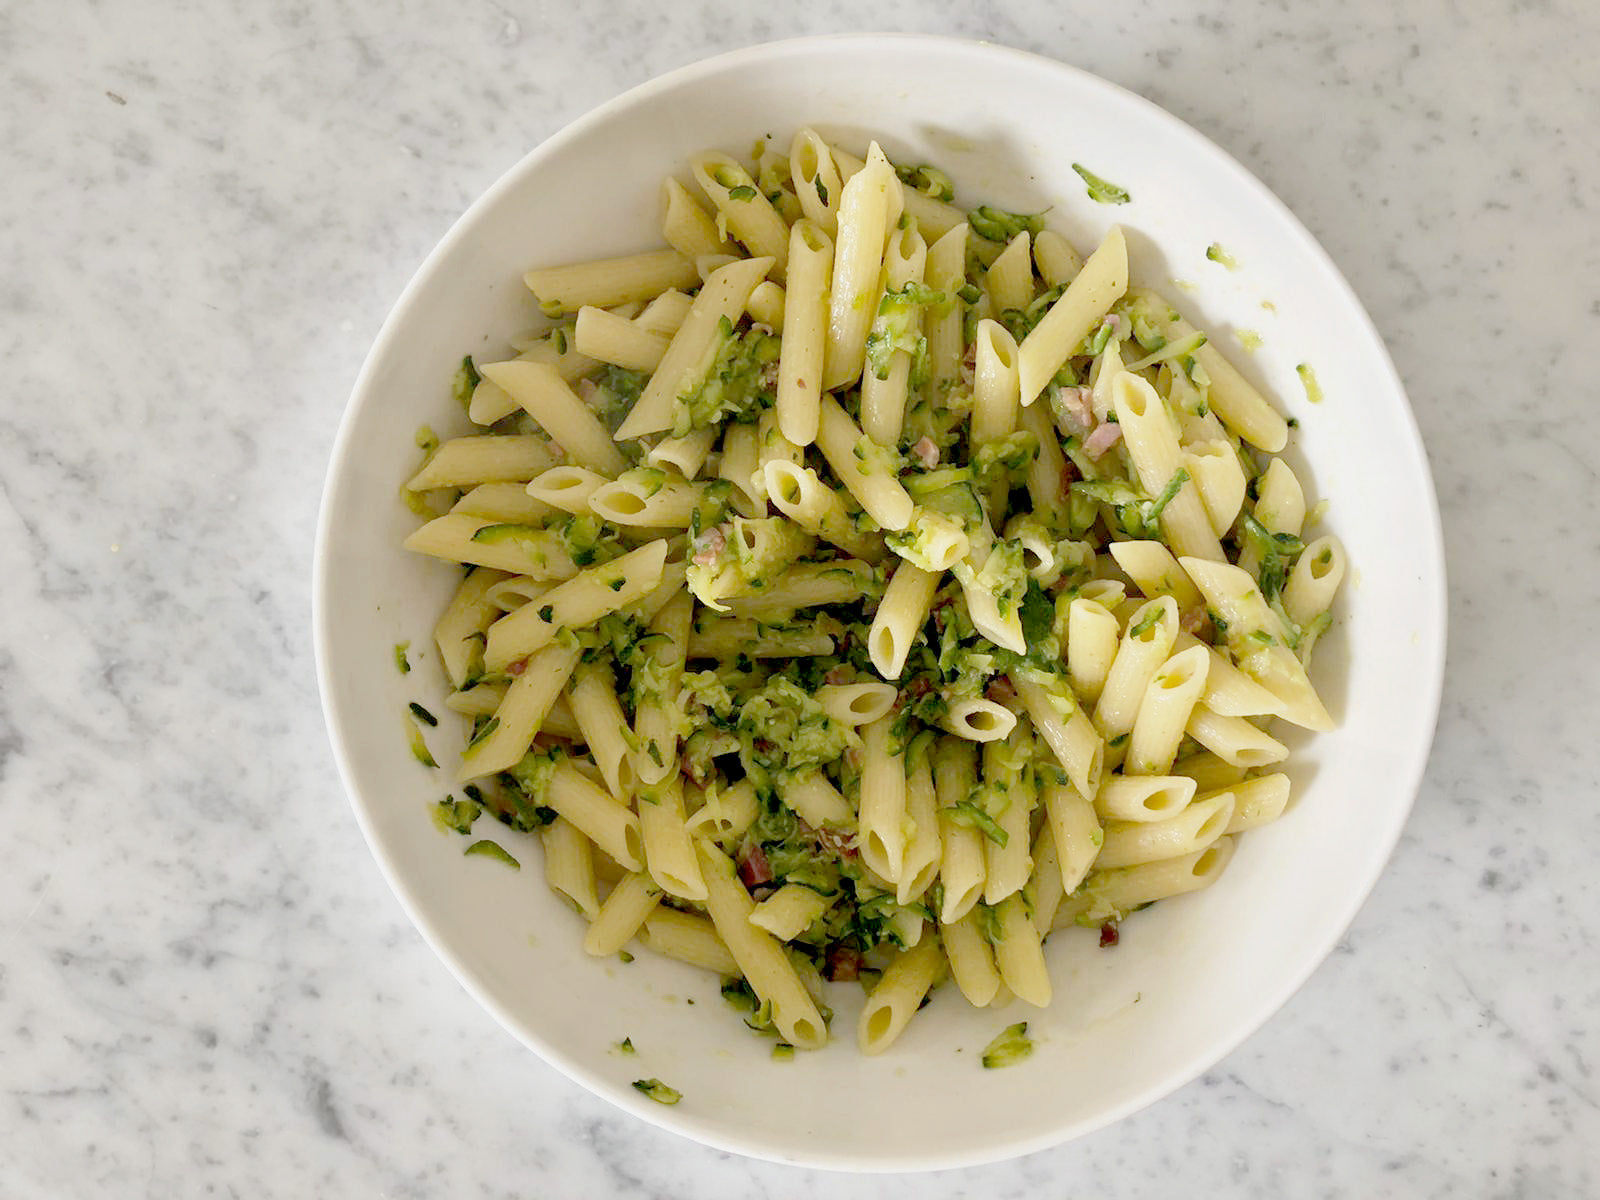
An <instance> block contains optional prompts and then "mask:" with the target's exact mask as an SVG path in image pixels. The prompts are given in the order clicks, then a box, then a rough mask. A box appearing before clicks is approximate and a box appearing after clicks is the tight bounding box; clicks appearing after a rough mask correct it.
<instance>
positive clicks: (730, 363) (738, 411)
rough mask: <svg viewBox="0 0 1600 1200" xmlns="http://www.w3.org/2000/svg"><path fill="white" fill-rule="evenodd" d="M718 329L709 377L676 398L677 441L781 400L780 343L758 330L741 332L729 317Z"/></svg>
mask: <svg viewBox="0 0 1600 1200" xmlns="http://www.w3.org/2000/svg"><path fill="white" fill-rule="evenodd" d="M717 329H718V333H719V335H720V336H719V340H718V342H717V347H716V351H715V353H714V354H713V355H712V358H711V365H710V366H709V367H708V368H707V369H706V373H705V376H704V377H703V378H702V379H700V380H699V381H698V382H695V383H693V384H692V385H691V386H690V387H689V388H688V389H687V390H686V391H683V392H680V393H679V394H678V395H677V396H676V397H675V398H674V400H673V405H674V415H673V426H672V436H673V437H687V436H688V435H689V434H690V433H692V432H693V431H694V430H696V429H704V428H705V427H706V426H708V425H715V424H716V423H717V422H719V421H721V420H723V419H724V418H726V417H737V416H740V415H742V414H743V413H746V412H749V411H751V410H752V409H760V408H768V407H770V406H771V405H772V404H773V403H775V402H776V400H777V363H778V346H779V339H778V338H777V337H776V336H774V335H773V334H770V333H764V332H762V331H761V330H759V329H757V328H755V327H753V326H752V327H751V328H749V329H746V330H745V331H744V332H743V333H738V332H736V331H735V329H734V325H733V322H732V321H731V320H729V319H728V318H727V317H723V318H722V320H721V322H720V323H719V324H718V326H717Z"/></svg>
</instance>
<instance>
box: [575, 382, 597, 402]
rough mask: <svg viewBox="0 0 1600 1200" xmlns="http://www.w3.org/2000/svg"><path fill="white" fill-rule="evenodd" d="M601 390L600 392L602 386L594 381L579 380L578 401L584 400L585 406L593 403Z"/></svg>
mask: <svg viewBox="0 0 1600 1200" xmlns="http://www.w3.org/2000/svg"><path fill="white" fill-rule="evenodd" d="M599 390H600V385H599V384H597V383H596V382H595V381H594V380H592V379H580V380H578V387H577V392H578V399H580V400H582V401H583V402H584V403H585V404H589V403H592V402H593V400H594V395H595V393H596V392H598V391H599Z"/></svg>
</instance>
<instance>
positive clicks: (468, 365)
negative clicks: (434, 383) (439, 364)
mask: <svg viewBox="0 0 1600 1200" xmlns="http://www.w3.org/2000/svg"><path fill="white" fill-rule="evenodd" d="M482 382H483V376H481V375H479V374H478V368H477V367H475V366H473V365H472V355H470V354H468V355H467V356H466V357H464V358H463V359H462V360H461V365H460V366H459V367H457V368H456V373H455V377H454V378H453V379H452V380H451V381H450V394H451V395H452V396H454V397H455V398H456V403H457V404H459V405H461V407H462V408H466V407H468V406H469V405H470V404H471V403H472V393H473V391H474V390H475V389H476V388H477V386H478V384H480V383H482Z"/></svg>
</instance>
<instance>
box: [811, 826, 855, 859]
mask: <svg viewBox="0 0 1600 1200" xmlns="http://www.w3.org/2000/svg"><path fill="white" fill-rule="evenodd" d="M816 837H817V845H818V846H820V847H821V848H822V849H824V850H827V851H830V852H831V853H834V854H837V855H839V856H840V857H841V858H854V857H855V855H856V835H855V834H853V833H846V832H844V831H843V830H839V829H833V828H831V827H830V826H827V825H824V826H823V827H822V828H821V829H819V830H817V831H816Z"/></svg>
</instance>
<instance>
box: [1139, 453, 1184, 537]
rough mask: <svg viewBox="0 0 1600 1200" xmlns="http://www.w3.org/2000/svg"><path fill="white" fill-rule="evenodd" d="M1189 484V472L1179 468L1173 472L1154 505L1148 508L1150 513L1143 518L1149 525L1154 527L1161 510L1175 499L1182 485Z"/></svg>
mask: <svg viewBox="0 0 1600 1200" xmlns="http://www.w3.org/2000/svg"><path fill="white" fill-rule="evenodd" d="M1188 482H1189V472H1188V471H1187V470H1186V469H1185V468H1183V467H1179V468H1178V469H1177V470H1176V471H1175V472H1173V475H1172V478H1171V479H1169V480H1167V486H1166V487H1164V488H1162V489H1161V495H1159V496H1157V497H1156V501H1155V503H1154V504H1153V505H1152V506H1151V507H1150V513H1149V515H1148V516H1147V517H1146V518H1145V521H1146V523H1147V524H1149V525H1154V524H1155V522H1156V521H1157V520H1159V519H1160V517H1161V513H1162V510H1163V509H1165V508H1166V507H1167V505H1169V504H1171V503H1172V502H1173V501H1174V500H1175V499H1177V496H1178V493H1179V492H1181V491H1182V490H1183V485H1184V484H1186V483H1188Z"/></svg>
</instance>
